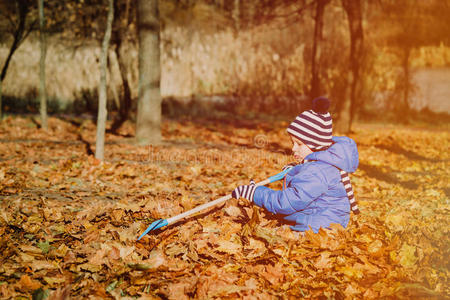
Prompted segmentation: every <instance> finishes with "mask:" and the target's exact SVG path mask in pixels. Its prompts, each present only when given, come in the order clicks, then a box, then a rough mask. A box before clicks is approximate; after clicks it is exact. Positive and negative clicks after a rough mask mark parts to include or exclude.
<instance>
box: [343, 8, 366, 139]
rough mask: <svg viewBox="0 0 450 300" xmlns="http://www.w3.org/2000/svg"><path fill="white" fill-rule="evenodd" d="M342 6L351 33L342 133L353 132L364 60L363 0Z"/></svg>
mask: <svg viewBox="0 0 450 300" xmlns="http://www.w3.org/2000/svg"><path fill="white" fill-rule="evenodd" d="M342 6H343V7H344V10H345V12H346V14H347V19H348V27H349V32H350V56H349V71H348V73H347V86H346V92H345V93H344V95H345V96H344V99H342V101H343V103H342V105H341V111H340V114H339V120H338V122H337V124H336V129H337V130H338V131H339V132H341V133H348V132H350V131H351V127H352V123H353V120H354V118H355V115H356V107H357V103H356V102H357V99H356V96H357V95H356V90H357V86H358V83H359V82H360V69H361V64H362V58H363V45H364V34H363V27H362V12H361V0H342Z"/></svg>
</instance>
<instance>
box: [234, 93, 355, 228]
mask: <svg viewBox="0 0 450 300" xmlns="http://www.w3.org/2000/svg"><path fill="white" fill-rule="evenodd" d="M329 105H330V101H329V100H328V99H327V98H325V97H319V98H316V99H314V100H313V109H312V110H307V111H304V112H303V113H301V114H300V115H299V116H297V117H296V118H295V120H294V121H293V122H292V123H291V124H290V125H289V127H288V128H287V132H288V133H289V135H290V137H291V140H292V143H293V146H292V152H293V155H294V157H295V159H296V160H297V162H298V163H299V164H297V165H295V166H294V167H292V169H291V170H290V171H289V172H288V173H287V174H286V177H285V179H284V184H283V190H281V191H276V190H272V189H270V188H267V187H264V186H260V187H256V186H255V184H254V183H253V182H252V183H251V184H249V185H241V186H239V187H237V188H236V189H235V190H234V191H233V193H232V195H233V197H234V198H236V199H239V198H240V197H243V198H246V199H247V200H249V201H251V202H253V203H254V204H256V205H257V206H260V207H264V208H265V209H267V210H268V211H270V212H272V213H274V214H277V215H281V216H282V217H283V218H284V219H285V220H287V221H290V222H295V225H294V226H291V228H292V229H293V230H296V231H306V230H309V229H310V228H311V229H312V230H313V231H314V232H315V233H317V232H318V231H319V229H320V227H323V228H327V227H329V226H330V224H331V223H339V224H341V225H342V226H343V227H347V225H348V222H349V218H350V211H353V212H354V213H356V214H357V213H359V210H358V206H357V204H356V200H355V197H354V195H353V189H352V186H351V183H350V179H349V177H348V173H353V172H355V171H356V168H357V167H358V163H359V159H358V150H357V147H356V143H355V142H354V141H353V140H352V139H350V138H348V137H336V136H335V137H333V136H332V119H331V115H330V113H329V112H328V107H329Z"/></svg>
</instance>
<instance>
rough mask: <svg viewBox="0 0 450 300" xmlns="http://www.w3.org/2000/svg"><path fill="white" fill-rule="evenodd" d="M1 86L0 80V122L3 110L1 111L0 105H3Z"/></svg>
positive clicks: (0, 106)
mask: <svg viewBox="0 0 450 300" xmlns="http://www.w3.org/2000/svg"><path fill="white" fill-rule="evenodd" d="M2 85H3V81H1V80H0V121H2V120H3V110H2V105H3V98H2V97H3V93H2Z"/></svg>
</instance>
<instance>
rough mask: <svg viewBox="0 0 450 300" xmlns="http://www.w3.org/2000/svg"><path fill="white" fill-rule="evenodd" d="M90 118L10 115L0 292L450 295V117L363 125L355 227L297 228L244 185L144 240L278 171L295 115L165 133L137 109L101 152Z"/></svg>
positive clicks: (167, 127)
mask: <svg viewBox="0 0 450 300" xmlns="http://www.w3.org/2000/svg"><path fill="white" fill-rule="evenodd" d="M77 122H78V121H77V120H75V121H74V120H61V119H55V118H51V119H50V120H49V124H50V130H49V131H48V132H47V133H46V132H44V131H42V130H41V129H39V128H37V126H36V123H35V122H33V121H32V119H29V118H19V117H17V118H12V117H9V118H7V119H6V120H4V121H3V122H2V123H1V124H0V182H1V185H0V234H1V238H0V297H1V298H5V299H6V298H16V299H20V298H31V297H32V295H34V296H35V297H41V298H36V299H45V298H47V297H49V299H58V298H59V299H63V298H64V297H65V296H67V295H70V296H72V297H73V298H74V299H79V298H88V297H94V298H95V297H96V298H122V297H123V298H127V297H128V298H136V297H142V298H148V299H160V298H162V299H188V298H196V299H214V298H220V299H231V298H242V299H272V298H273V299H279V298H282V299H299V298H324V299H325V298H334V299H344V298H348V299H353V298H367V299H371V298H372V299H377V298H405V299H409V298H412V297H418V298H423V299H433V298H435V299H441V298H448V297H450V288H449V259H448V258H449V256H450V253H449V227H450V226H449V225H450V224H449V223H450V219H449V209H450V206H449V200H448V199H449V194H450V186H449V181H448V179H449V177H450V174H449V173H450V171H449V170H450V160H449V158H450V157H449V156H450V154H449V151H448V145H449V139H450V136H449V132H448V129H425V128H405V127H394V126H381V125H357V126H356V128H355V133H354V134H353V135H352V138H354V139H355V140H356V141H357V144H358V147H359V151H360V167H359V169H358V171H357V172H356V173H355V174H354V175H353V176H352V181H353V185H354V188H355V193H356V196H357V198H358V199H359V205H360V209H361V212H362V213H361V214H360V215H359V216H357V217H355V216H352V218H351V222H350V224H349V226H348V228H347V229H342V228H340V227H339V226H333V228H332V230H326V231H325V230H324V231H320V233H319V234H313V233H311V232H307V233H306V235H305V236H301V235H300V236H298V235H295V234H294V233H293V232H292V231H290V229H289V227H288V226H287V225H286V224H282V223H280V222H279V221H278V220H277V219H275V218H274V217H273V216H271V215H270V214H268V213H265V212H264V211H263V210H262V209H259V208H253V207H252V206H251V205H250V204H249V203H247V202H245V201H242V200H240V201H237V200H232V201H229V202H228V203H226V204H225V205H222V206H219V207H216V208H214V209H211V210H209V211H207V212H204V213H202V214H200V215H198V216H195V217H193V218H189V219H187V220H185V221H184V222H181V223H178V224H176V225H173V226H169V227H167V228H166V229H164V230H160V231H158V232H156V233H155V234H151V235H147V236H146V237H144V238H143V239H142V240H141V241H139V242H137V241H136V239H137V237H138V236H139V235H140V234H141V233H142V232H143V230H144V229H145V228H146V227H147V226H148V225H149V224H150V223H151V222H152V221H153V220H154V219H157V218H167V217H171V216H174V215H176V214H179V213H181V212H183V211H186V210H188V209H190V208H193V207H195V206H197V205H199V204H202V203H204V202H207V201H210V200H213V199H216V198H218V197H220V196H222V195H226V194H228V193H230V192H231V191H232V189H233V188H234V187H235V186H236V185H237V184H244V183H247V182H248V180H249V179H250V178H254V179H255V180H263V179H265V178H267V177H268V176H271V175H273V174H276V173H278V172H279V171H280V169H281V167H282V166H283V165H284V164H285V163H287V162H290V157H289V154H290V151H289V148H290V144H289V139H288V137H287V135H286V133H285V128H286V126H287V125H288V124H287V123H286V122H250V121H233V122H226V121H223V120H208V119H200V120H196V121H195V122H194V121H190V120H187V119H186V120H182V121H174V120H165V121H164V123H163V136H164V138H165V142H164V144H163V145H160V146H155V147H143V146H141V147H138V146H134V145H133V144H132V143H131V141H132V140H131V138H130V136H132V135H133V134H134V129H133V128H132V126H131V125H129V124H126V125H125V126H124V127H122V129H121V131H120V134H119V135H112V134H108V135H107V141H108V144H107V145H106V154H105V156H106V160H105V162H104V163H99V162H98V161H96V160H95V159H94V158H93V156H92V155H89V153H92V151H94V146H95V136H94V135H95V124H94V123H92V122H91V121H83V122H78V123H77ZM271 187H272V188H280V187H281V186H280V183H276V184H272V186H271Z"/></svg>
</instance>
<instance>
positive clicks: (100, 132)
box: [95, 0, 114, 160]
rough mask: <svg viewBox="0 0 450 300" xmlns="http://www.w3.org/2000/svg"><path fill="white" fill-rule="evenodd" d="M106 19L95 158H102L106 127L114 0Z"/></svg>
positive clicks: (111, 2) (110, 4) (111, 0)
mask: <svg viewBox="0 0 450 300" xmlns="http://www.w3.org/2000/svg"><path fill="white" fill-rule="evenodd" d="M108 4H109V5H108V6H109V8H108V9H109V10H108V19H107V23H106V32H105V36H104V38H103V43H102V52H101V54H100V85H99V88H98V117H97V139H96V143H95V158H97V159H99V160H103V158H104V152H105V151H104V149H105V129H106V116H107V113H108V112H107V110H106V64H107V59H108V47H109V40H110V38H111V30H112V22H113V19H114V0H109V2H108Z"/></svg>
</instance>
